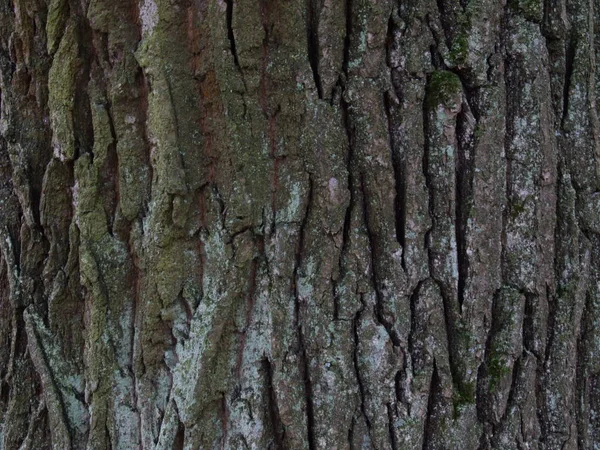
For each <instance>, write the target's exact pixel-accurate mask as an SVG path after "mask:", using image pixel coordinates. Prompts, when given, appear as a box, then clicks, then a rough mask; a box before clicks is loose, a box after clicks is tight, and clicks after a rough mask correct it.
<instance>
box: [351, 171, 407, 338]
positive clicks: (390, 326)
mask: <svg viewBox="0 0 600 450" xmlns="http://www.w3.org/2000/svg"><path fill="white" fill-rule="evenodd" d="M360 190H361V193H362V206H363V215H364V223H365V226H366V228H367V236H368V239H369V247H370V254H371V276H372V285H373V289H374V290H375V298H376V299H377V302H376V304H375V316H376V317H377V321H378V322H379V323H380V324H381V325H383V327H384V328H385V330H386V331H387V334H388V336H389V337H390V340H391V341H392V343H393V344H394V346H396V347H399V346H400V345H401V343H402V340H401V339H400V336H398V333H397V332H396V330H394V323H393V320H389V319H387V318H386V317H385V315H386V314H385V305H384V299H383V296H382V294H381V289H380V286H379V284H380V283H379V280H380V279H381V278H380V277H379V275H378V270H377V258H376V254H377V252H378V251H379V249H380V245H379V242H378V239H377V236H375V235H374V233H373V230H372V229H371V226H370V222H371V221H370V220H369V204H368V201H367V194H368V191H367V189H366V187H365V181H364V174H362V173H361V174H360Z"/></svg>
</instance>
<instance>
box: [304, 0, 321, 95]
mask: <svg viewBox="0 0 600 450" xmlns="http://www.w3.org/2000/svg"><path fill="white" fill-rule="evenodd" d="M317 1H318V0H306V32H307V33H306V34H307V37H306V40H307V51H308V61H309V63H310V68H311V69H312V75H313V80H314V82H315V87H316V88H317V93H318V95H319V98H320V99H322V98H323V87H322V85H321V76H320V74H319V56H320V55H319V53H320V52H319V32H318V30H319V16H318V11H317V5H316V4H315V3H316V2H317Z"/></svg>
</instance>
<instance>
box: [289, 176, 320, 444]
mask: <svg viewBox="0 0 600 450" xmlns="http://www.w3.org/2000/svg"><path fill="white" fill-rule="evenodd" d="M308 185H309V187H308V200H307V203H306V210H305V212H304V217H303V218H302V223H301V224H300V229H299V231H298V234H299V240H298V246H297V250H296V261H295V265H294V272H293V295H294V298H295V303H296V304H295V322H296V324H295V326H296V330H297V333H298V342H299V345H300V349H299V350H300V368H301V371H302V374H303V378H304V401H305V403H306V421H307V428H308V429H307V434H308V448H309V450H314V449H315V448H316V445H315V436H314V429H315V421H314V406H313V394H312V393H313V389H312V382H311V379H310V361H309V355H308V353H307V350H306V340H305V337H304V331H303V328H302V327H303V323H304V321H303V320H302V319H301V316H302V311H301V305H300V303H301V299H300V297H299V294H298V277H299V276H300V275H299V273H300V271H301V265H302V259H303V256H304V255H303V253H304V246H305V239H306V226H307V223H308V220H309V217H311V210H312V206H313V201H314V198H313V196H314V192H313V191H314V189H313V179H312V176H311V175H310V174H309V178H308Z"/></svg>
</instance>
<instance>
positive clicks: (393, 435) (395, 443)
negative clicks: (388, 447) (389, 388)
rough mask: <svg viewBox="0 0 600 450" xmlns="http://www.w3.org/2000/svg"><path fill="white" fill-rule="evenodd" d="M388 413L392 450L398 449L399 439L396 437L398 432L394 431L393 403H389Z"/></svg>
mask: <svg viewBox="0 0 600 450" xmlns="http://www.w3.org/2000/svg"><path fill="white" fill-rule="evenodd" d="M386 406H387V413H388V427H389V430H390V443H391V444H392V450H398V441H397V439H396V433H394V422H395V420H394V410H393V407H392V404H391V403H388V404H387V405H386Z"/></svg>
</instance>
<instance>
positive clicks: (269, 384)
mask: <svg viewBox="0 0 600 450" xmlns="http://www.w3.org/2000/svg"><path fill="white" fill-rule="evenodd" d="M262 365H263V370H264V371H265V382H266V389H267V399H268V401H269V409H268V414H269V420H270V423H271V428H272V430H271V431H272V432H273V445H272V446H271V447H270V448H271V449H273V450H283V449H284V448H285V447H284V440H285V427H284V426H283V423H282V422H281V415H280V414H279V406H278V405H277V396H276V395H275V389H274V388H273V366H272V364H271V361H269V358H267V357H265V358H263V360H262Z"/></svg>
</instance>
